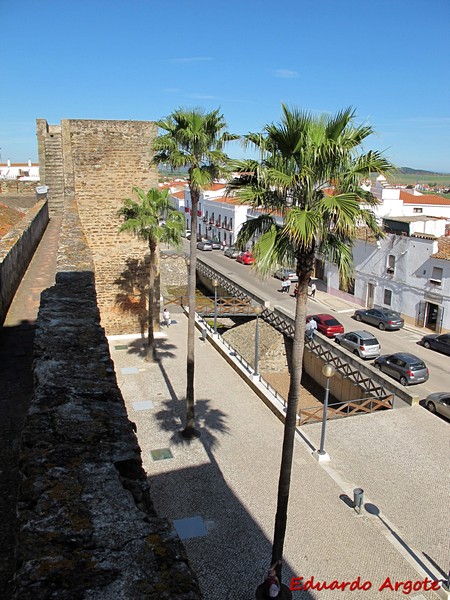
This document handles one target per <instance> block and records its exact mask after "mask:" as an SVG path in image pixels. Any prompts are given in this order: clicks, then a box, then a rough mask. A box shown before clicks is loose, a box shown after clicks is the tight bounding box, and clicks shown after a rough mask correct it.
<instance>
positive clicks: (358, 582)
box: [289, 575, 441, 596]
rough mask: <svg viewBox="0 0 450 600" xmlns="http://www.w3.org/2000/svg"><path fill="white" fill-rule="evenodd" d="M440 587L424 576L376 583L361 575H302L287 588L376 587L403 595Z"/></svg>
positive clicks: (338, 589)
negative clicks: (320, 577)
mask: <svg viewBox="0 0 450 600" xmlns="http://www.w3.org/2000/svg"><path fill="white" fill-rule="evenodd" d="M440 587H441V581H438V580H435V579H430V578H429V577H425V578H423V579H416V580H415V581H413V580H411V579H406V580H405V581H397V580H395V579H391V578H390V577H385V579H384V580H383V581H380V582H378V583H375V582H372V581H369V580H362V579H361V577H359V576H358V577H356V579H353V580H352V581H338V580H337V579H334V580H333V581H330V582H328V581H319V580H316V579H315V577H314V575H312V576H311V577H309V578H308V579H305V578H304V577H292V579H291V583H290V586H289V589H290V590H291V591H293V592H295V591H303V590H316V591H318V592H320V591H322V590H337V591H341V592H343V591H344V590H348V591H350V592H355V591H361V592H366V591H368V590H370V589H377V590H378V591H379V592H382V591H384V590H391V591H392V592H400V593H402V594H404V595H405V596H406V595H408V594H411V592H419V591H423V592H429V591H431V590H433V591H436V590H438V589H439V588H440Z"/></svg>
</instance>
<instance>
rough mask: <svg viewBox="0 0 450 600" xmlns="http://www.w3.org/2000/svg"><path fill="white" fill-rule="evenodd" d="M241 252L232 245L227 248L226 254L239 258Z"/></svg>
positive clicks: (229, 256)
mask: <svg viewBox="0 0 450 600" xmlns="http://www.w3.org/2000/svg"><path fill="white" fill-rule="evenodd" d="M240 253H241V252H240V250H237V249H236V248H235V247H234V246H230V247H229V248H227V249H226V250H225V252H224V255H225V256H228V258H237V257H238V256H239V254H240Z"/></svg>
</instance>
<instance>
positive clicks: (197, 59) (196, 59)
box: [162, 56, 213, 65]
mask: <svg viewBox="0 0 450 600" xmlns="http://www.w3.org/2000/svg"><path fill="white" fill-rule="evenodd" d="M208 60H213V58H212V56H185V57H181V56H180V57H178V58H166V59H165V60H163V61H162V62H166V63H171V64H174V65H175V64H178V65H179V64H185V63H191V62H204V61H208Z"/></svg>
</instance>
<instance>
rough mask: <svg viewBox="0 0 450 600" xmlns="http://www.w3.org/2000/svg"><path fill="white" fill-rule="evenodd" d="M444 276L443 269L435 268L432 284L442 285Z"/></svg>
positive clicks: (431, 278)
mask: <svg viewBox="0 0 450 600" xmlns="http://www.w3.org/2000/svg"><path fill="white" fill-rule="evenodd" d="M442 274H443V270H442V268H441V267H433V272H432V274H431V277H430V283H434V285H441V284H442Z"/></svg>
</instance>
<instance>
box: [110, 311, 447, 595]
mask: <svg viewBox="0 0 450 600" xmlns="http://www.w3.org/2000/svg"><path fill="white" fill-rule="evenodd" d="M172 317H173V319H174V323H173V324H172V325H171V327H170V328H169V329H168V331H167V338H166V339H164V340H161V341H160V342H159V355H160V357H161V361H160V363H159V364H154V365H149V364H147V363H145V362H144V361H143V358H142V352H141V342H140V340H139V339H131V338H130V339H123V338H121V339H111V340H110V348H111V354H112V357H113V360H114V363H115V365H116V373H117V377H118V381H119V385H120V388H121V390H122V393H123V396H124V398H125V402H126V406H127V410H128V413H129V417H130V420H132V421H133V422H135V423H136V425H137V434H138V438H139V443H140V445H141V448H142V453H143V461H144V467H145V469H146V470H147V472H148V475H149V479H150V482H151V486H152V496H153V499H154V502H155V506H156V509H157V510H158V511H159V512H160V513H161V514H164V515H166V516H168V517H169V518H170V519H172V520H173V521H174V523H175V526H176V527H177V528H178V530H179V532H181V534H182V535H186V540H185V544H186V548H187V551H188V555H189V557H190V559H191V561H192V564H193V567H194V569H195V571H196V572H197V574H198V576H199V578H200V582H201V587H202V590H203V592H204V595H205V598H206V599H207V600H224V599H225V598H230V599H231V598H233V599H235V598H238V599H242V600H244V599H247V598H248V599H249V600H250V599H251V598H253V597H254V590H255V587H256V585H257V584H258V583H259V582H260V581H262V579H263V576H264V571H265V569H266V568H267V566H268V564H269V560H270V551H271V540H272V533H273V531H272V530H273V524H274V515H275V502H276V490H277V482H278V472H279V464H280V450H281V442H282V434H283V426H282V423H281V422H280V421H279V420H278V419H277V418H276V417H275V416H274V415H273V413H272V412H271V411H270V410H269V409H268V408H267V407H266V406H265V404H264V403H263V402H262V401H261V399H260V398H259V397H258V396H257V395H256V394H255V393H253V392H252V391H251V390H250V388H249V386H248V385H247V383H246V382H245V381H244V380H243V379H242V378H241V377H240V376H239V375H238V374H237V373H236V372H235V371H234V370H233V369H232V368H231V366H229V365H228V363H227V362H226V361H225V360H224V359H223V358H222V357H221V356H220V354H219V353H218V352H217V351H216V350H215V349H214V348H213V346H212V345H211V344H210V343H209V342H208V341H207V342H204V341H202V340H201V339H200V335H199V336H198V339H197V343H196V384H195V389H196V406H197V423H198V428H199V429H200V431H201V432H202V436H201V438H200V439H199V440H195V441H192V442H190V443H187V442H185V441H183V440H182V439H181V438H180V437H179V436H178V431H179V430H180V429H181V428H182V426H183V415H184V402H183V398H184V396H185V364H186V335H187V318H186V317H185V315H184V314H183V313H181V312H180V313H176V314H173V315H172ZM320 431H321V426H320V425H310V426H306V427H304V428H303V437H302V436H301V435H299V436H298V439H297V443H296V447H295V456H294V467H293V473H292V486H291V497H290V506H289V518H288V531H287V536H286V544H285V568H284V573H283V575H284V578H285V581H286V582H289V580H290V578H291V577H294V576H295V577H304V578H305V579H308V578H310V577H314V580H315V581H316V582H317V581H320V582H323V581H327V582H328V583H331V582H332V581H333V580H337V581H340V582H342V581H353V580H354V579H356V578H357V577H360V578H361V581H369V582H371V589H369V590H367V591H364V593H363V592H362V591H360V592H359V593H357V594H356V595H355V593H354V592H350V591H348V590H347V591H340V592H339V594H338V597H339V598H342V599H344V600H345V599H347V598H355V597H357V598H366V599H367V600H370V599H372V598H373V599H380V600H383V599H385V598H386V599H389V598H397V597H402V596H403V594H401V593H400V592H393V591H392V590H390V589H385V590H384V591H379V589H378V588H379V587H380V586H381V585H382V584H383V582H384V581H385V580H386V578H387V577H390V579H391V581H392V582H396V581H408V580H411V581H414V582H415V581H418V580H422V579H423V578H424V577H425V576H427V575H428V577H430V578H439V577H443V576H444V575H445V571H446V569H447V567H448V563H447V560H448V532H447V530H446V524H448V522H449V516H450V514H449V508H448V502H447V501H446V499H448V442H449V439H450V438H449V427H448V423H446V422H444V421H442V420H440V419H439V420H438V419H436V418H435V417H434V416H433V415H431V414H429V413H428V412H427V411H426V410H425V409H423V408H422V407H420V406H414V407H408V408H404V409H399V410H394V411H387V412H386V413H375V414H373V415H367V416H360V417H353V418H349V419H342V420H337V421H332V422H329V423H328V425H327V437H326V450H327V451H328V453H329V454H330V456H331V461H330V462H329V463H325V464H324V463H321V464H319V463H318V462H317V461H316V460H315V459H314V458H313V455H312V450H313V449H314V448H317V446H318V443H319V439H320ZM356 487H362V488H363V489H364V491H365V497H364V506H365V508H364V509H363V511H362V514H360V515H359V514H357V513H356V512H355V510H354V509H353V508H352V507H351V506H349V504H351V503H350V499H352V498H353V489H354V488H356ZM427 557H428V558H427ZM417 585H419V584H417ZM336 597H337V596H336V591H334V590H333V591H330V590H328V591H313V592H308V593H306V592H299V591H298V592H295V593H294V598H309V599H310V598H318V599H322V598H323V599H327V598H336ZM408 597H410V598H415V599H417V600H418V599H419V598H430V599H431V598H436V597H437V596H436V595H435V594H434V592H429V591H428V592H423V591H421V592H419V591H417V590H416V591H413V592H412V593H411V594H410V595H409V596H408Z"/></svg>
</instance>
